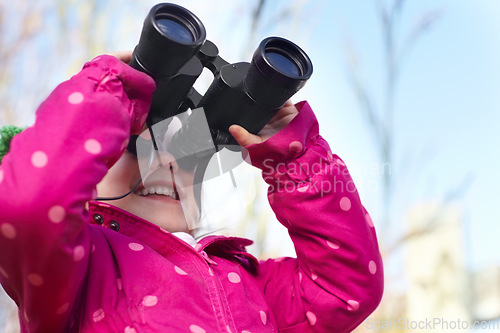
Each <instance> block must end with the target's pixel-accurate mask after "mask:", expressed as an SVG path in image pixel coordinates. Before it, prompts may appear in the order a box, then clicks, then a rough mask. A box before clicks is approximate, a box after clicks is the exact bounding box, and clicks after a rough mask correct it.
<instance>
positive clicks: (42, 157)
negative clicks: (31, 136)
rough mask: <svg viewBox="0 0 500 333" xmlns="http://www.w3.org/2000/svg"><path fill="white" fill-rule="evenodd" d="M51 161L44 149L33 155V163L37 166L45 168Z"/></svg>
mask: <svg viewBox="0 0 500 333" xmlns="http://www.w3.org/2000/svg"><path fill="white" fill-rule="evenodd" d="M48 161H49V158H48V157H47V154H45V153H44V152H43V151H40V150H38V151H36V152H34V153H33V155H31V164H32V165H33V166H34V167H35V168H43V167H44V166H46V165H47V163H48Z"/></svg>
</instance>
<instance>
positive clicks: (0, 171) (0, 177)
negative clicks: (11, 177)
mask: <svg viewBox="0 0 500 333" xmlns="http://www.w3.org/2000/svg"><path fill="white" fill-rule="evenodd" d="M2 182H3V170H1V169H0V184H1V183H2Z"/></svg>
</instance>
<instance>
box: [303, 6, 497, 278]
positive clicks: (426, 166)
mask: <svg viewBox="0 0 500 333" xmlns="http://www.w3.org/2000/svg"><path fill="white" fill-rule="evenodd" d="M407 2H408V6H407V8H406V10H405V12H404V13H405V14H404V16H403V21H402V24H401V30H402V33H403V34H404V32H407V31H409V29H411V27H412V25H413V22H414V21H415V20H416V19H418V17H419V15H420V14H421V13H423V12H425V11H426V10H432V9H442V11H443V14H442V17H441V18H440V19H439V20H438V21H437V22H436V24H435V25H434V26H433V27H432V28H431V29H430V30H429V31H428V32H427V33H425V34H423V35H422V36H421V38H420V39H419V40H418V41H417V43H416V45H415V47H414V48H413V50H412V53H411V54H410V56H409V57H408V59H407V61H406V63H405V66H404V69H403V72H402V75H401V80H400V85H399V87H398V91H397V99H396V104H395V105H396V114H397V116H396V124H395V127H396V129H395V130H396V145H397V148H396V154H397V157H396V158H399V159H406V156H407V154H409V156H411V155H412V153H414V157H413V158H414V160H412V163H411V165H412V168H411V169H405V170H398V169H397V168H398V165H394V168H393V173H394V176H395V177H396V181H397V182H398V183H399V184H400V185H402V186H404V187H403V189H402V192H403V193H404V194H403V196H408V197H409V199H408V201H407V203H409V204H410V206H411V205H413V204H418V203H421V202H425V201H429V200H439V199H440V198H442V197H443V196H444V194H445V193H446V192H447V191H449V190H450V189H453V188H455V187H457V186H459V185H460V184H461V182H462V180H464V179H465V178H466V177H467V176H468V175H470V176H471V177H472V183H471V185H470V186H469V187H468V189H467V191H466V192H465V195H464V196H462V197H461V198H459V199H457V200H456V201H455V204H456V205H457V206H458V207H459V208H460V209H461V211H462V214H463V222H464V224H465V229H464V242H465V251H466V260H467V263H468V264H469V266H470V267H471V268H480V267H482V266H484V265H488V264H492V263H497V264H498V263H500V255H499V253H500V245H499V242H498V239H497V237H498V235H500V223H499V222H500V221H499V218H498V214H497V212H496V211H495V207H496V206H497V205H498V202H499V200H500V194H499V192H498V190H497V187H498V186H499V185H500V175H499V172H498V170H499V167H500V159H499V157H498V154H497V152H498V150H499V148H500V135H499V134H498V133H499V131H500V112H499V106H500V75H499V74H500V66H499V65H500V57H499V56H500V37H499V36H500V34H499V32H500V26H499V23H497V22H498V17H499V16H500V3H499V2H497V1H494V0H490V1H487V0H479V1H465V0H464V1H462V0H453V1H407ZM373 4H374V2H372V1H361V2H360V1H357V2H353V1H332V2H329V3H328V4H327V7H325V10H324V11H323V14H322V15H321V17H319V18H318V23H317V29H316V31H317V33H316V34H313V35H314V36H315V38H313V39H312V40H311V41H310V42H309V44H308V47H309V48H310V50H308V51H309V53H310V54H311V57H312V58H313V61H314V62H315V69H316V72H315V74H314V75H315V76H314V77H313V79H312V80H311V82H310V85H309V86H308V88H309V91H307V92H306V93H307V94H309V96H310V97H308V99H309V100H310V101H311V103H312V104H313V106H314V109H315V110H316V112H317V114H318V117H319V118H320V120H321V126H322V128H323V129H325V128H328V130H327V131H326V132H325V131H324V136H325V137H327V139H328V141H329V142H330V143H331V145H332V146H333V147H334V149H335V150H336V151H337V152H338V153H339V154H340V155H341V156H342V157H343V158H344V160H346V161H347V162H348V164H349V165H354V166H355V168H354V169H353V168H351V172H352V173H353V176H354V180H355V181H358V180H360V181H361V182H362V183H364V184H367V183H369V182H370V178H373V175H372V174H370V172H367V171H366V170H364V169H363V168H362V167H363V166H366V165H371V164H373V163H376V162H377V156H376V154H375V153H374V146H373V145H372V144H371V136H370V134H369V133H368V131H367V127H366V126H365V123H364V121H363V119H362V118H361V113H360V112H359V109H358V107H357V104H356V101H355V99H354V95H353V93H352V91H351V90H350V87H349V84H348V81H347V75H346V66H345V64H346V61H345V49H344V48H343V45H345V41H346V40H349V42H350V43H352V44H354V45H355V47H356V48H357V51H358V54H359V61H360V63H361V66H362V68H363V75H364V77H365V79H366V82H367V83H368V85H369V86H370V87H371V89H372V91H373V93H374V94H375V95H376V94H377V93H378V95H380V91H381V90H380V89H381V88H380V87H381V86H382V85H383V84H384V75H383V66H382V65H383V62H382V58H381V54H382V49H381V30H380V25H379V23H378V22H377V21H376V11H375V9H376V8H375V6H374V5H373ZM329 39H330V40H332V42H331V43H330V44H326V45H324V47H319V45H320V42H321V41H322V40H323V41H325V40H329ZM325 53H327V54H329V56H325ZM356 166H360V167H361V169H360V170H356ZM357 171H359V172H357ZM417 176H418V178H417ZM408 178H410V180H407V182H406V183H405V184H403V181H402V180H404V179H408ZM363 190H364V191H365V192H364V193H363ZM360 191H361V194H362V196H363V197H365V203H366V205H367V206H368V207H369V209H370V211H372V212H375V213H376V212H377V211H378V205H379V201H378V199H377V196H378V195H379V194H380V193H379V192H377V191H372V190H370V189H362V188H361V189H360ZM396 203H398V201H397V202H396ZM399 203H401V206H400V207H398V208H406V205H404V204H403V202H401V201H399ZM405 213H406V212H405V211H399V215H397V216H396V218H401V219H402V221H401V222H402V223H404V220H403V219H404V218H405V215H404V214H405Z"/></svg>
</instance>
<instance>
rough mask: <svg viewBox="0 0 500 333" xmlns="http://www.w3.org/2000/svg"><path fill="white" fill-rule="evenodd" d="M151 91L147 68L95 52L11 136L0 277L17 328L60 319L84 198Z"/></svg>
mask: <svg viewBox="0 0 500 333" xmlns="http://www.w3.org/2000/svg"><path fill="white" fill-rule="evenodd" d="M153 91H154V81H153V80H152V79H151V78H149V77H148V76H147V75H145V74H143V73H140V72H138V71H135V70H134V69H132V68H131V67H129V66H128V65H126V64H124V63H122V62H121V61H119V60H118V59H117V58H114V57H111V56H101V57H98V58H96V59H94V60H93V61H91V62H89V63H87V64H86V65H85V66H84V68H83V69H82V71H81V72H80V73H78V74H77V75H75V76H74V77H72V78H71V79H70V80H68V81H66V82H64V83H62V84H60V85H59V86H58V87H57V88H56V89H55V90H54V91H53V92H52V93H51V94H50V96H49V97H48V98H47V100H46V101H45V102H43V103H42V104H41V106H40V107H39V109H38V110H37V113H36V121H35V124H34V125H33V126H32V127H29V128H27V129H26V130H24V131H23V132H22V133H20V134H18V135H17V136H15V137H14V138H13V140H12V142H11V149H10V152H9V153H8V154H7V155H6V156H5V157H4V159H3V160H2V164H1V165H0V212H1V215H0V282H1V283H2V285H3V286H4V288H5V290H6V292H7V293H8V294H9V295H10V297H11V298H12V299H13V300H14V301H15V302H16V304H17V305H18V307H19V314H20V320H21V326H22V327H29V329H30V331H33V332H35V331H36V332H38V331H44V332H49V331H50V332H56V331H61V330H62V327H63V325H65V323H66V322H67V321H68V319H69V314H70V313H71V306H72V305H73V304H74V302H75V300H76V299H77V296H78V293H79V289H80V288H81V286H82V285H83V281H84V279H85V276H86V269H87V264H88V258H89V254H90V248H91V243H90V239H89V234H88V229H87V228H86V225H87V221H88V212H87V211H86V209H85V205H86V202H87V201H89V200H91V199H93V198H95V196H96V192H95V188H96V184H97V183H98V182H99V181H100V180H101V179H102V178H103V177H104V175H105V174H106V172H107V170H108V169H109V167H110V166H111V165H112V164H113V163H114V162H116V161H117V159H118V158H119V157H120V156H121V153H123V151H124V149H125V148H126V143H127V142H128V139H129V137H130V133H131V130H132V131H138V130H139V129H140V127H141V126H142V124H143V123H144V121H145V118H146V116H147V112H148V109H149V103H150V100H151V96H152V93H153ZM42 322H43V323H44V326H43V327H40V326H39V325H41V323H42Z"/></svg>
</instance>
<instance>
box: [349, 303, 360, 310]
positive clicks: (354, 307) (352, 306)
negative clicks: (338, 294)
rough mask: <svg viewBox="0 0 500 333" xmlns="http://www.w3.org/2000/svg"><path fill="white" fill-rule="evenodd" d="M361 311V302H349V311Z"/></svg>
mask: <svg viewBox="0 0 500 333" xmlns="http://www.w3.org/2000/svg"><path fill="white" fill-rule="evenodd" d="M358 309H359V302H357V301H354V300H349V301H347V310H349V311H357V310H358Z"/></svg>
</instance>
